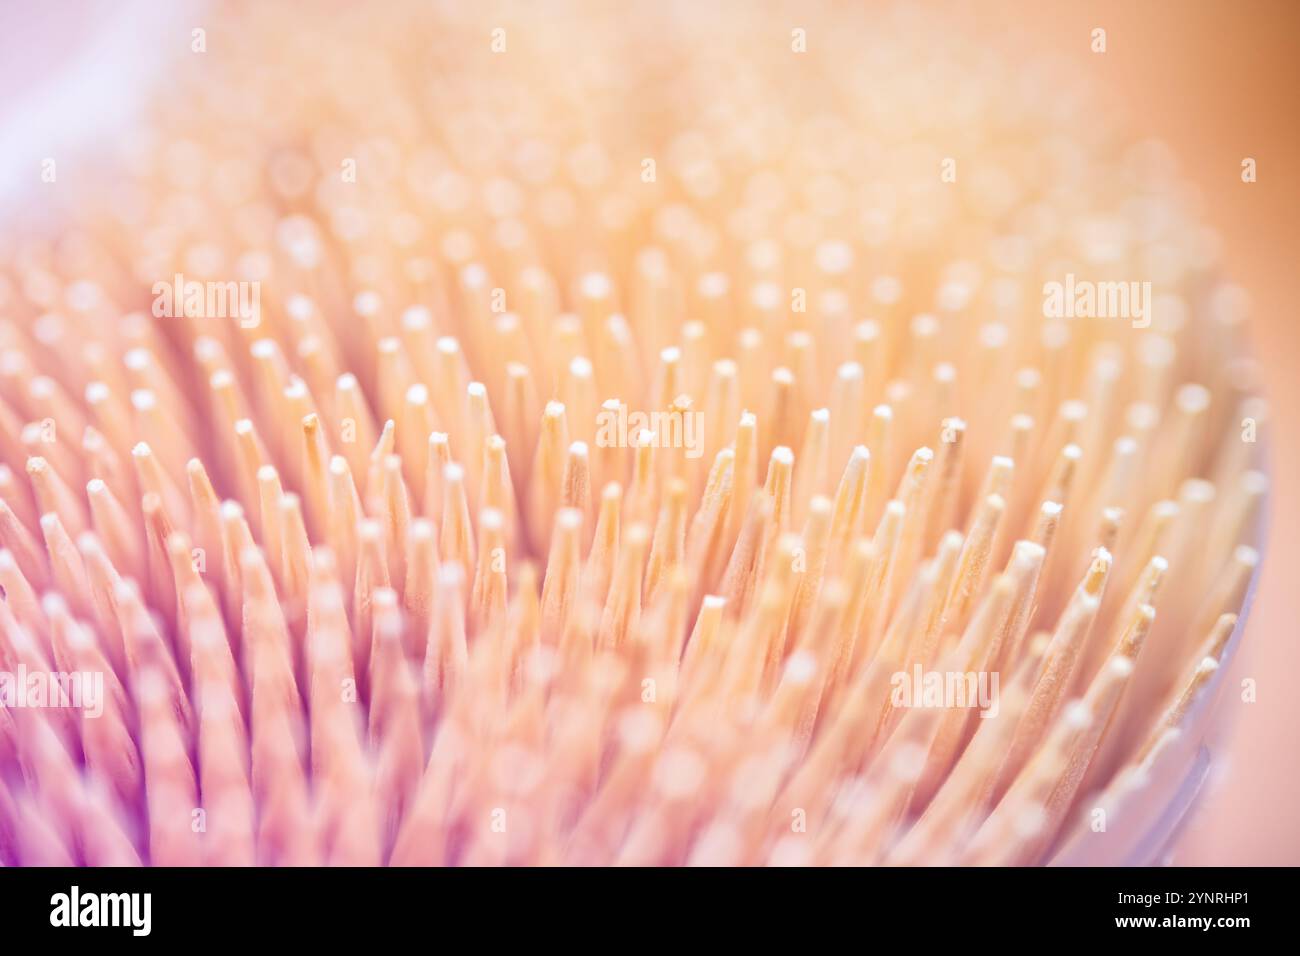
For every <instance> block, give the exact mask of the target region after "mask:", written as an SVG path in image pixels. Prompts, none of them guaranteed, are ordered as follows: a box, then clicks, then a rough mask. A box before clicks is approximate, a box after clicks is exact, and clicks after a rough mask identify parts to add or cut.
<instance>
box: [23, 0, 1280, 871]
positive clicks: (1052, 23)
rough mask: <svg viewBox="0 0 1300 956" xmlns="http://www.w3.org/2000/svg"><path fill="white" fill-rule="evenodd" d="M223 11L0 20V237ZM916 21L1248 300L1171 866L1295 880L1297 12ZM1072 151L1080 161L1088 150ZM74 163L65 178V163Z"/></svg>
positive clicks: (1267, 6)
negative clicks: (1259, 550)
mask: <svg viewBox="0 0 1300 956" xmlns="http://www.w3.org/2000/svg"><path fill="white" fill-rule="evenodd" d="M539 2H541V3H543V4H544V2H545V0H539ZM488 5H489V6H492V4H488ZM222 6H224V5H223V4H213V5H211V8H210V9H209V7H208V5H206V4H202V3H190V2H188V0H169V2H167V3H165V4H163V3H158V2H156V0H155V2H153V3H148V2H145V3H140V2H129V0H122V2H97V0H84V2H55V3H41V2H35V0H32V2H25V0H6V2H5V3H4V4H3V5H0V222H3V219H4V212H3V210H4V208H5V205H6V204H7V203H8V202H10V201H12V200H14V199H15V198H16V197H17V198H30V196H31V195H32V194H33V193H34V192H35V191H37V190H40V189H41V184H40V161H41V158H43V157H46V156H50V155H58V156H60V157H64V156H67V157H69V161H67V162H65V161H64V160H62V159H61V160H60V177H61V178H62V177H63V176H65V175H66V176H75V175H76V170H77V168H78V166H77V162H93V155H94V149H95V143H96V142H100V141H104V140H106V139H109V138H115V137H118V136H122V135H129V131H130V129H131V124H132V121H133V117H132V108H133V105H134V104H135V103H136V102H138V101H139V98H140V97H141V96H143V95H144V94H145V93H146V91H147V90H148V89H149V87H150V85H151V84H156V83H165V82H166V63H167V61H168V59H170V58H171V57H172V56H174V55H175V54H174V53H172V52H164V51H170V50H171V48H173V47H174V48H175V49H176V50H180V51H181V55H185V53H186V51H187V50H188V46H189V42H190V30H191V29H192V28H193V27H195V26H202V25H203V23H204V21H205V18H215V17H219V16H220V15H221V14H220V8H221V7H222ZM306 6H307V5H304V7H306ZM832 9H833V8H832ZM923 9H924V11H925V13H924V15H925V16H926V17H927V18H930V19H933V21H934V22H935V24H936V28H948V26H947V25H948V23H949V21H950V20H952V19H953V18H959V19H960V20H961V21H963V24H964V25H963V27H962V29H963V30H965V31H967V32H968V33H969V34H971V35H974V36H977V37H978V36H987V41H988V44H989V47H990V50H992V51H996V55H1000V56H1014V55H1017V51H1018V50H1019V51H1032V52H1033V53H1034V54H1035V55H1043V54H1044V53H1048V54H1050V55H1052V56H1056V57H1059V58H1060V59H1061V60H1062V61H1063V62H1065V63H1068V64H1070V65H1071V67H1072V68H1074V69H1077V70H1078V71H1079V72H1080V73H1081V74H1087V75H1088V77H1089V79H1090V81H1091V82H1092V83H1093V84H1094V85H1095V86H1097V87H1099V88H1100V89H1102V90H1103V91H1105V92H1106V96H1105V97H1103V99H1102V100H1101V104H1102V108H1103V109H1113V110H1115V111H1117V113H1118V115H1119V116H1120V117H1122V119H1123V121H1124V122H1125V123H1127V124H1128V125H1129V126H1130V127H1131V128H1132V129H1133V131H1134V132H1135V133H1136V134H1137V135H1138V136H1139V137H1141V136H1152V137H1158V138H1160V139H1163V140H1164V141H1166V142H1167V143H1168V144H1169V146H1170V147H1171V149H1172V150H1173V152H1174V154H1175V155H1176V156H1177V158H1178V160H1179V163H1180V166H1181V170H1182V173H1183V175H1184V176H1186V177H1187V178H1188V179H1189V180H1191V181H1192V182H1193V183H1195V184H1196V185H1197V186H1198V187H1199V189H1200V190H1201V194H1202V200H1203V208H1202V211H1201V214H1202V218H1203V219H1204V221H1205V222H1207V223H1208V224H1209V225H1211V226H1213V227H1214V228H1216V229H1217V230H1218V231H1219V232H1220V234H1221V236H1222V239H1223V243H1224V252H1223V257H1224V262H1225V266H1226V271H1227V273H1228V275H1229V276H1231V277H1232V278H1233V279H1234V280H1235V281H1237V282H1238V283H1239V284H1240V285H1242V286H1243V287H1245V289H1246V290H1247V291H1248V292H1249V293H1250V295H1251V299H1252V302H1253V304H1254V308H1253V313H1252V320H1251V328H1252V334H1253V337H1254V340H1255V345H1256V352H1257V355H1258V357H1259V358H1260V360H1261V361H1262V363H1263V369H1264V378H1263V382H1262V385H1263V388H1264V392H1265V395H1266V396H1267V397H1268V399H1269V400H1270V402H1271V407H1272V410H1273V415H1272V420H1271V426H1270V433H1269V434H1268V435H1266V436H1263V440H1264V441H1266V442H1267V444H1268V447H1269V448H1270V450H1271V461H1270V469H1271V477H1272V489H1273V490H1272V496H1271V502H1270V506H1269V518H1268V539H1267V541H1266V542H1265V549H1264V554H1265V561H1264V570H1263V573H1262V576H1261V578H1260V580H1259V583H1258V585H1257V588H1256V592H1255V595H1254V604H1253V607H1252V608H1251V610H1250V612H1249V616H1248V619H1247V625H1246V631H1245V636H1244V639H1243V642H1242V644H1241V647H1240V650H1239V652H1238V654H1237V656H1236V657H1235V658H1234V660H1233V661H1232V670H1231V672H1230V674H1229V679H1228V685H1227V689H1226V690H1225V692H1224V694H1223V696H1222V702H1221V705H1220V706H1221V709H1222V711H1221V714H1220V722H1219V727H1218V729H1217V731H1216V735H1217V740H1216V741H1215V743H1214V747H1213V749H1214V753H1215V756H1216V759H1217V765H1216V770H1215V778H1214V779H1213V780H1212V781H1211V784H1210V789H1209V790H1208V792H1206V793H1205V794H1204V795H1203V796H1202V798H1201V805H1200V807H1199V809H1198V811H1197V813H1196V815H1195V816H1194V818H1193V819H1192V820H1191V822H1190V823H1189V824H1188V826H1187V828H1186V830H1185V831H1184V833H1183V836H1182V838H1181V840H1180V842H1179V845H1178V847H1177V849H1176V851H1175V853H1174V856H1173V858H1172V861H1171V862H1174V863H1179V864H1189V865H1196V864H1226V865H1234V864H1296V863H1300V817H1298V816H1297V815H1296V814H1295V813H1294V810H1293V807H1294V806H1295V803H1296V797H1297V796H1298V795H1300V746H1297V744H1296V742H1295V735H1294V727H1295V726H1296V723H1297V721H1298V720H1300V694H1297V693H1296V690H1295V688H1294V687H1293V686H1292V681H1293V680H1294V678H1293V676H1292V675H1294V674H1297V673H1300V641H1298V640H1297V637H1296V634H1295V622H1296V620H1297V619H1298V618H1300V593H1298V592H1297V589H1296V588H1295V587H1294V584H1293V581H1292V579H1293V577H1294V575H1295V568H1296V567H1297V563H1298V562H1300V537H1298V535H1297V531H1298V530H1300V520H1297V519H1298V518H1300V492H1297V489H1300V437H1298V433H1297V429H1295V427H1294V426H1293V424H1292V422H1291V416H1292V414H1293V411H1292V410H1293V409H1295V408H1296V407H1300V376H1297V375H1296V374H1295V373H1296V371H1297V368H1296V366H1297V364H1298V362H1300V329H1298V327H1297V325H1298V323H1297V318H1296V316H1295V314H1294V313H1295V303H1294V297H1293V295H1292V294H1290V289H1291V286H1292V282H1293V276H1294V274H1295V269H1296V263H1297V260H1298V259H1300V183H1298V182H1297V175H1298V174H1300V130H1298V129H1297V119H1298V118H1300V4H1296V3H1294V2H1287V0H1243V2H1235V3H1228V2H1222V0H1216V2H1211V0H1198V2H1180V0H1144V2H1142V3H1138V4H1135V3H1132V2H1131V0H1114V2H1093V3H1089V4H1086V5H1082V4H1076V3H1066V2H1055V3H1052V2H1038V0H1020V2H1011V0H1005V2H981V3H978V4H975V3H971V4H951V3H929V4H925V5H924V6H923ZM796 11H797V8H791V9H789V10H778V8H777V7H776V6H775V5H774V6H773V14H772V15H773V16H774V17H775V18H776V19H777V20H778V21H780V24H782V25H784V24H785V21H786V20H787V19H788V20H790V22H791V24H792V25H797V19H798V13H797V12H796ZM306 15H307V14H304V16H306ZM312 15H315V14H312ZM320 15H328V14H326V13H322V14H320ZM1095 27H1103V28H1105V29H1106V31H1107V41H1108V46H1107V51H1106V52H1105V53H1104V54H1095V53H1092V52H1091V51H1090V49H1089V35H1090V32H1091V30H1092V29H1093V28H1095ZM783 29H785V27H784V26H783ZM719 42H725V41H723V40H722V39H720V40H719ZM719 82H725V77H720V78H719ZM934 95H936V96H942V95H943V91H942V90H936V91H934ZM1099 122H1100V120H1099ZM1077 133H1078V136H1079V137H1080V138H1081V140H1082V141H1086V140H1087V139H1088V137H1089V134H1090V131H1089V130H1088V129H1086V128H1084V129H1079V130H1078V131H1077ZM86 147H89V149H88V151H87V150H86ZM78 150H81V152H78ZM74 155H75V156H80V157H81V159H79V160H78V161H77V162H73V161H71V157H72V156H74ZM1246 157H1251V158H1254V159H1255V160H1256V162H1257V168H1258V181H1257V182H1255V183H1249V184H1247V183H1243V182H1242V181H1241V175H1240V172H1241V162H1242V160H1243V158H1246ZM65 170H66V171H67V172H66V173H65ZM1246 677H1249V678H1253V679H1254V680H1255V681H1256V682H1257V685H1258V699H1257V702H1255V703H1251V704H1244V703H1241V702H1240V700H1239V694H1237V693H1236V692H1235V691H1233V688H1234V687H1235V686H1238V685H1239V684H1240V681H1241V680H1242V679H1243V678H1246Z"/></svg>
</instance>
